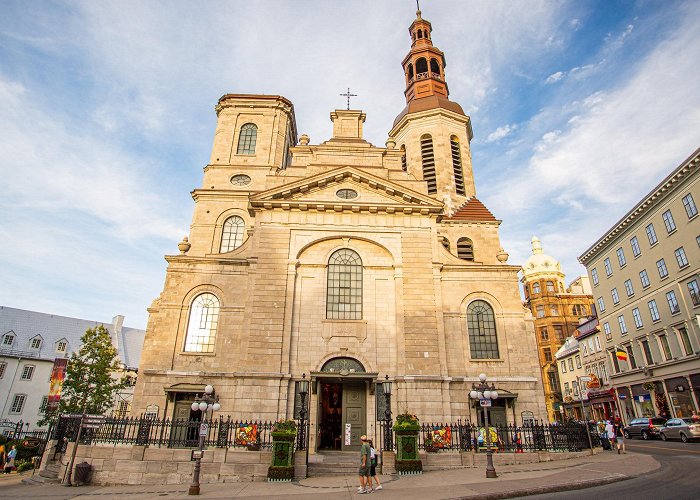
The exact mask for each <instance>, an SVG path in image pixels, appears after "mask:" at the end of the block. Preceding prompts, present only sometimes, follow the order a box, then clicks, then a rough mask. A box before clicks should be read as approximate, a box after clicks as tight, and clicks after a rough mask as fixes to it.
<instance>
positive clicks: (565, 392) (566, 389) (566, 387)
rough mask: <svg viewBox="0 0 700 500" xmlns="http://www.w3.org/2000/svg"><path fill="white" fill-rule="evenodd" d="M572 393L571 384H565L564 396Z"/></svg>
mask: <svg viewBox="0 0 700 500" xmlns="http://www.w3.org/2000/svg"><path fill="white" fill-rule="evenodd" d="M570 392H571V389H569V383H568V382H564V394H566V395H569V393H570Z"/></svg>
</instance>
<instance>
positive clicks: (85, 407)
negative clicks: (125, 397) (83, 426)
mask: <svg viewBox="0 0 700 500" xmlns="http://www.w3.org/2000/svg"><path fill="white" fill-rule="evenodd" d="M81 344H82V345H81V346H80V351H78V352H77V353H73V354H72V355H71V358H70V360H69V361H68V367H67V369H66V378H65V380H64V381H63V387H62V389H61V399H60V401H59V406H58V411H57V413H58V414H59V415H60V414H63V413H73V414H77V413H83V412H85V413H89V414H96V415H99V414H102V413H104V412H105V411H107V410H108V409H109V408H110V407H111V406H112V404H113V401H114V396H115V394H116V393H117V392H119V391H121V390H122V389H124V388H125V387H126V386H127V385H128V384H129V380H128V377H122V376H121V374H120V373H119V372H120V371H121V363H120V362H119V358H118V357H117V350H116V349H115V347H114V346H113V345H112V339H111V337H110V335H109V332H108V331H107V329H106V328H105V327H104V326H102V325H98V326H97V327H95V328H88V329H87V330H86V331H85V334H84V335H83V336H82V338H81ZM55 416H56V414H55V413H54V414H47V415H45V416H44V418H43V419H42V420H41V422H40V425H41V424H44V423H47V422H49V421H51V420H53V419H54V417H55Z"/></svg>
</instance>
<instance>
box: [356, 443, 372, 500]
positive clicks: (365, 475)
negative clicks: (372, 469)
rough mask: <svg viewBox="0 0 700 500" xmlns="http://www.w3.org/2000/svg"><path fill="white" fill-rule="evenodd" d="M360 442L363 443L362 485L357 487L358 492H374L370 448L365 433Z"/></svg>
mask: <svg viewBox="0 0 700 500" xmlns="http://www.w3.org/2000/svg"><path fill="white" fill-rule="evenodd" d="M360 442H361V443H362V446H361V447H360V470H359V472H358V474H359V475H360V487H359V488H357V492H358V493H360V494H362V493H372V486H371V485H370V484H369V466H370V463H369V455H370V449H369V444H368V443H367V436H365V435H364V434H363V435H362V436H360Z"/></svg>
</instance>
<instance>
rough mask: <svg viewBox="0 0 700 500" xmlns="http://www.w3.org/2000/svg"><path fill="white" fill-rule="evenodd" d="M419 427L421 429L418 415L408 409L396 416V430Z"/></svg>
mask: <svg viewBox="0 0 700 500" xmlns="http://www.w3.org/2000/svg"><path fill="white" fill-rule="evenodd" d="M418 429H420V425H419V423H418V417H417V416H416V415H414V414H413V413H409V412H408V410H405V411H404V412H403V413H400V414H399V415H397V416H396V423H395V424H394V431H397V432H401V431H417V430H418Z"/></svg>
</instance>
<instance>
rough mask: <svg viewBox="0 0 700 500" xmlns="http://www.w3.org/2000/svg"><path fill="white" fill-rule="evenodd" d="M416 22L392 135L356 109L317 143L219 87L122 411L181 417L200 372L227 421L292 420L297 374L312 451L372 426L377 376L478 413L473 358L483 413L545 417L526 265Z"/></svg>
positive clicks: (434, 403)
mask: <svg viewBox="0 0 700 500" xmlns="http://www.w3.org/2000/svg"><path fill="white" fill-rule="evenodd" d="M409 33H410V41H411V47H410V51H409V52H408V54H407V55H406V57H405V58H404V60H403V62H402V65H403V69H404V73H405V81H406V89H405V91H404V93H405V96H406V103H407V104H406V107H405V108H404V109H403V110H402V111H401V112H400V113H398V115H397V117H396V120H395V121H394V124H393V126H392V128H391V130H390V131H389V138H388V139H387V141H386V146H385V147H378V146H375V145H373V144H370V143H369V142H367V141H366V140H365V139H364V138H363V133H362V128H363V123H364V121H365V113H364V112H362V111H358V110H335V111H333V112H332V113H331V114H330V118H331V121H332V125H333V130H332V136H331V138H330V139H328V140H326V141H324V142H320V143H319V144H312V143H311V142H310V139H309V137H308V136H306V135H301V136H298V133H297V124H296V120H295V116H294V106H293V105H292V103H291V102H290V101H289V100H287V99H285V98H284V97H281V96H276V95H257V94H227V95H225V96H223V97H222V98H221V99H219V102H218V104H217V106H216V113H217V116H218V122H217V127H216V132H215V134H214V144H213V148H212V153H211V159H210V161H209V163H208V164H207V165H206V167H205V168H204V176H203V181H202V185H201V187H199V188H197V189H195V190H194V191H193V192H192V197H193V199H194V202H195V204H194V214H193V217H192V224H191V227H190V234H189V238H186V239H184V240H183V241H182V242H181V243H180V245H179V249H180V255H169V256H167V257H166V260H167V262H168V268H167V273H166V278H165V285H164V288H163V292H162V293H161V294H160V296H159V297H158V298H157V299H156V300H154V302H153V304H152V305H151V307H150V308H149V313H150V319H149V322H148V326H147V332H146V340H145V345H144V349H143V357H142V359H141V369H140V373H139V378H138V383H137V387H136V392H135V397H134V413H135V414H138V413H140V412H147V413H150V414H154V415H155V414H157V415H158V416H159V417H170V418H173V417H178V418H190V417H191V416H192V417H193V418H194V417H196V415H195V414H194V413H193V414H192V415H190V411H191V410H190V405H191V403H192V401H193V399H194V397H195V395H196V394H201V392H202V388H203V386H204V385H205V384H212V385H213V386H214V388H215V390H216V394H217V395H218V396H219V397H220V398H221V411H220V412H219V414H221V415H223V416H227V415H231V416H232V417H234V418H241V419H267V420H270V419H278V418H281V417H292V416H294V414H295V401H296V404H297V405H298V404H299V400H300V398H299V397H298V394H295V388H296V387H297V384H295V382H297V381H299V380H301V379H302V377H305V378H306V380H310V382H311V383H310V387H311V389H310V390H309V394H308V398H307V399H306V401H307V404H308V405H309V406H308V416H309V419H310V426H311V427H310V429H311V432H310V449H311V452H312V453H313V452H315V451H316V450H320V449H323V448H335V449H339V448H340V449H344V450H348V449H355V447H357V446H358V445H359V440H358V438H359V436H360V435H361V434H368V435H370V436H378V428H379V422H378V421H379V420H380V419H382V418H383V416H384V408H383V404H384V402H385V398H384V395H383V393H382V390H381V385H378V382H381V381H384V380H386V377H388V380H390V381H391V382H392V383H393V385H392V388H393V390H392V396H391V410H392V412H393V415H394V416H395V415H396V414H397V413H400V412H403V411H404V410H408V411H410V412H411V413H415V414H417V415H418V416H419V418H420V419H421V421H423V422H447V421H456V420H457V419H460V418H461V419H463V420H471V421H472V422H480V421H481V418H482V417H481V415H482V412H481V410H480V408H478V401H477V402H476V404H475V403H474V402H473V401H470V400H469V396H468V393H469V391H470V390H471V385H472V383H474V382H476V381H477V380H478V375H479V374H480V373H482V372H483V373H486V374H487V375H488V377H489V381H490V382H493V383H495V384H496V386H497V388H498V391H499V394H500V397H499V399H498V400H497V401H495V403H494V408H492V410H491V414H492V420H493V421H494V422H502V423H506V422H508V423H517V424H520V423H521V422H522V420H523V418H528V417H535V418H546V416H547V414H546V411H545V406H544V397H543V390H542V382H541V375H540V369H539V363H538V358H537V346H536V342H535V335H534V328H533V320H532V315H531V313H530V312H529V311H528V310H527V309H525V308H524V307H523V305H522V300H521V297H520V293H519V289H518V271H519V270H520V266H519V265H510V264H507V260H508V254H507V253H506V252H505V251H504V250H503V248H502V247H501V244H500V241H499V235H498V228H499V224H500V222H501V221H499V220H498V219H497V218H496V217H495V216H494V215H493V214H492V212H491V211H490V210H489V209H487V208H486V207H485V206H484V205H483V204H482V203H481V202H480V201H479V200H478V199H477V198H476V189H475V185H474V176H473V173H472V162H471V152H470V146H469V143H470V140H471V139H472V127H471V123H470V119H469V117H468V116H466V115H465V113H464V111H463V110H462V108H461V106H460V105H459V104H457V103H455V102H452V101H450V100H449V98H448V95H449V92H448V86H447V82H446V78H445V56H444V54H443V53H442V52H441V51H440V50H439V49H438V48H437V47H435V46H434V45H433V43H432V26H431V24H430V23H429V22H428V21H427V20H425V19H423V18H422V17H421V15H420V11H419V12H417V18H416V19H415V21H414V22H413V23H412V24H411V26H410V28H409ZM398 90H399V89H397V91H398ZM348 431H349V434H350V437H349V438H348V437H346V433H348Z"/></svg>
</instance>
